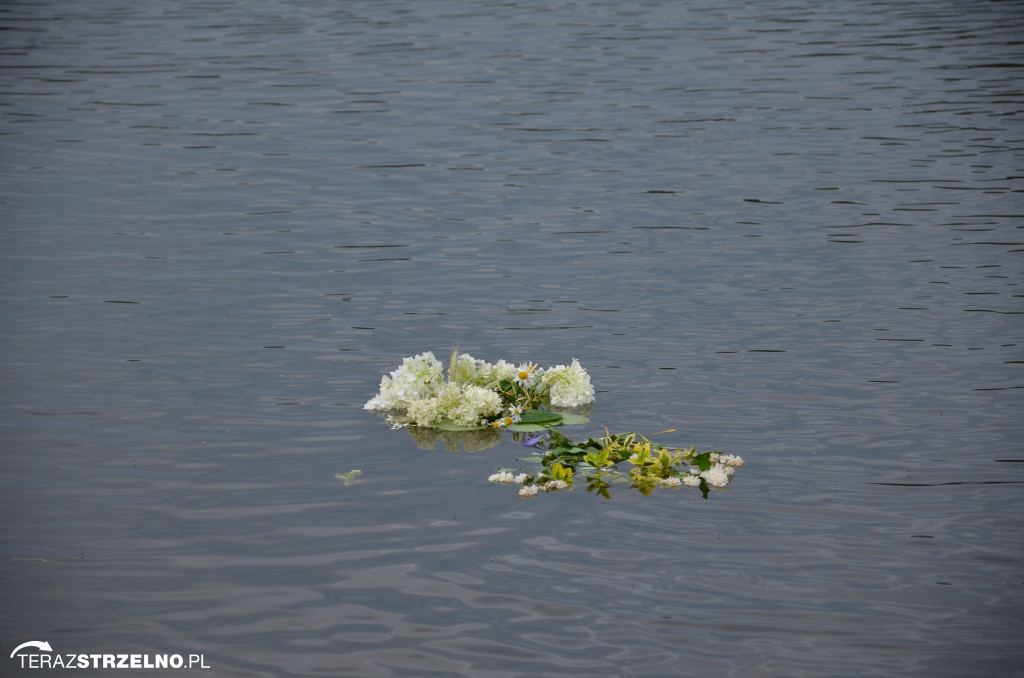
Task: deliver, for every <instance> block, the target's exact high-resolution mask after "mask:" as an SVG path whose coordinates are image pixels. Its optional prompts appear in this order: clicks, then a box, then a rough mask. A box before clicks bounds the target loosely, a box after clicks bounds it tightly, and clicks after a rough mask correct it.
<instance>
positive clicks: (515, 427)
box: [505, 422, 548, 433]
mask: <svg viewBox="0 0 1024 678" xmlns="http://www.w3.org/2000/svg"><path fill="white" fill-rule="evenodd" d="M547 428H548V427H547V425H545V424H524V423H522V422H520V423H518V424H509V425H508V426H506V427H505V430H506V431H519V432H521V433H535V432H537V431H545V430H547Z"/></svg>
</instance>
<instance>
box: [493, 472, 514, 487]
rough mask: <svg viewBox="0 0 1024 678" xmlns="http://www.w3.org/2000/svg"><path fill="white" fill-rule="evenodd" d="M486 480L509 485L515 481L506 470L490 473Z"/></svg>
mask: <svg viewBox="0 0 1024 678" xmlns="http://www.w3.org/2000/svg"><path fill="white" fill-rule="evenodd" d="M487 480H489V481H490V482H492V483H505V484H506V485H511V484H512V483H514V482H515V476H514V475H512V474H511V473H509V472H508V471H499V472H498V473H494V474H492V475H491V476H490V477H489V478H488V479H487Z"/></svg>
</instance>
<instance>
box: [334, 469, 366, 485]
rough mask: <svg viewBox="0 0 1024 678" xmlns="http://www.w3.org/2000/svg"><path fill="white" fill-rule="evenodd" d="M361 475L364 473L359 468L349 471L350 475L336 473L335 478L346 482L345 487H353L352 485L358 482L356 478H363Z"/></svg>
mask: <svg viewBox="0 0 1024 678" xmlns="http://www.w3.org/2000/svg"><path fill="white" fill-rule="evenodd" d="M361 475H363V472H362V471H360V470H359V469H357V468H354V469H352V470H351V471H349V472H348V473H341V472H338V473H335V474H334V477H335V479H337V480H340V481H342V482H344V483H345V485H351V484H352V483H354V482H355V481H356V478H357V477H359V476H361Z"/></svg>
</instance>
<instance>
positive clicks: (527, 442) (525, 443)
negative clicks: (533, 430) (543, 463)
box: [522, 433, 551, 447]
mask: <svg viewBox="0 0 1024 678" xmlns="http://www.w3.org/2000/svg"><path fill="white" fill-rule="evenodd" d="M550 437H551V434H550V433H541V434H540V435H539V436H535V437H533V438H527V439H526V440H524V441H523V442H522V445H523V447H536V446H537V443H539V442H540V441H542V440H545V439H547V438H550Z"/></svg>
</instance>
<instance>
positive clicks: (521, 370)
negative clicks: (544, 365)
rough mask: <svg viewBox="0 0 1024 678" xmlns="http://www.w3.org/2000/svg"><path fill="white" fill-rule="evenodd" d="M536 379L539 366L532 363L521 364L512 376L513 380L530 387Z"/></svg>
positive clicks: (524, 386)
mask: <svg viewBox="0 0 1024 678" xmlns="http://www.w3.org/2000/svg"><path fill="white" fill-rule="evenodd" d="M536 380H537V366H536V365H534V364H532V363H523V364H522V365H520V366H519V367H518V368H517V369H516V373H515V376H513V377H512V381H514V382H516V383H517V384H519V385H520V386H522V387H523V388H530V387H531V386H533V382H535V381H536Z"/></svg>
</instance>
